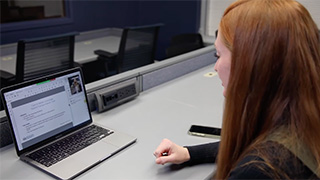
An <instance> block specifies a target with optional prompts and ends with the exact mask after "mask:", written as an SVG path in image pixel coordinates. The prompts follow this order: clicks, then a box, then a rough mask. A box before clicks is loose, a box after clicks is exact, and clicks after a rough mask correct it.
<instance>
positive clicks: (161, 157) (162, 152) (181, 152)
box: [154, 139, 190, 165]
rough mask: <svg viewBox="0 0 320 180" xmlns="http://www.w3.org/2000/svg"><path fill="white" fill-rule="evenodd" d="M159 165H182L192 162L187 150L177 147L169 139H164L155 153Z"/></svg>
mask: <svg viewBox="0 0 320 180" xmlns="http://www.w3.org/2000/svg"><path fill="white" fill-rule="evenodd" d="M154 156H155V157H156V163H157V164H162V165H163V164H166V163H173V164H181V163H184V162H186V161H189V160H190V155H189V151H188V149H187V148H185V147H182V146H179V145H176V144H175V143H173V142H172V141H170V140H168V139H163V140H162V142H161V143H160V145H159V146H158V148H157V149H156V150H155V152H154Z"/></svg>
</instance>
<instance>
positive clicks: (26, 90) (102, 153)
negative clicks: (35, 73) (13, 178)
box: [1, 68, 136, 179]
mask: <svg viewBox="0 0 320 180" xmlns="http://www.w3.org/2000/svg"><path fill="white" fill-rule="evenodd" d="M1 97H2V99H3V102H4V105H5V110H6V114H7V117H8V119H9V122H10V123H9V124H10V126H11V131H12V136H13V141H14V144H15V148H16V151H17V154H18V156H19V157H20V159H21V160H23V161H25V162H28V163H30V164H32V165H34V166H36V167H38V168H40V169H42V170H44V171H45V172H47V173H49V174H51V175H53V176H54V177H56V178H59V179H71V178H74V177H76V176H78V175H79V174H81V173H83V172H84V171H85V170H87V169H89V168H90V167H93V166H94V165H96V164H98V163H100V162H101V161H103V160H105V159H107V158H108V157H110V156H112V155H113V154H115V153H117V152H119V151H120V150H122V149H124V148H125V147H127V146H129V145H131V144H133V143H134V142H135V141H136V138H135V137H132V136H130V135H127V134H124V133H120V132H117V131H114V130H112V129H109V128H104V127H102V126H100V125H96V124H94V123H93V120H92V117H91V113H90V110H89V105H88V99H87V95H86V90H85V86H84V80H83V75H82V72H81V69H80V68H74V69H71V70H66V71H64V72H60V73H56V74H53V75H49V76H46V77H42V78H39V79H36V80H31V81H28V82H24V83H20V84H17V85H14V86H10V87H7V88H4V89H2V90H1ZM57 151H58V152H57Z"/></svg>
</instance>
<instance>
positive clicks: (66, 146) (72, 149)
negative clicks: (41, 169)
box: [27, 125, 113, 167]
mask: <svg viewBox="0 0 320 180" xmlns="http://www.w3.org/2000/svg"><path fill="white" fill-rule="evenodd" d="M112 133H113V131H111V130H108V129H105V128H102V127H99V126H96V125H91V126H88V127H86V128H84V129H82V130H81V131H79V132H77V133H75V134H72V135H70V136H68V137H66V138H63V139H62V140H59V141H57V142H55V143H53V144H51V145H49V146H46V147H44V148H41V149H39V150H37V151H35V152H33V153H31V154H29V155H27V157H29V158H31V159H33V160H34V161H37V162H39V163H41V164H43V165H44V166H47V167H49V166H51V165H53V164H55V163H57V162H59V161H61V160H63V159H65V158H66V157H68V156H70V155H72V154H74V153H76V152H77V151H80V150H81V149H83V148H85V147H87V146H89V145H91V144H93V143H95V142H97V141H99V140H101V139H103V138H105V137H107V136H108V135H110V134H112Z"/></svg>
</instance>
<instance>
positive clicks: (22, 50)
mask: <svg viewBox="0 0 320 180" xmlns="http://www.w3.org/2000/svg"><path fill="white" fill-rule="evenodd" d="M77 34H78V33H76V32H73V33H67V34H62V35H56V36H49V37H41V38H34V39H25V40H20V41H19V42H18V49H17V65H16V82H22V81H26V80H29V79H33V78H37V77H40V76H43V75H47V74H51V73H55V72H58V71H62V70H66V69H69V68H72V67H73V66H74V39H75V35H77Z"/></svg>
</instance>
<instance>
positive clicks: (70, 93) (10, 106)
mask: <svg viewBox="0 0 320 180" xmlns="http://www.w3.org/2000/svg"><path fill="white" fill-rule="evenodd" d="M4 91H5V92H3V97H4V100H5V101H6V108H7V114H8V115H9V116H10V120H11V126H12V128H13V130H14V136H15V141H16V146H17V148H18V150H19V151H21V150H23V149H25V148H28V147H30V146H32V145H34V144H36V143H39V142H41V141H43V140H46V139H48V138H50V137H53V136H55V135H58V134H60V133H62V132H64V131H67V130H69V129H71V128H73V127H75V126H77V125H80V124H83V123H85V122H88V121H90V122H91V121H92V120H91V115H90V110H89V107H88V104H87V98H86V92H85V89H84V82H83V79H82V76H81V72H80V69H78V68H77V69H73V70H68V71H66V72H63V73H58V74H56V75H51V76H48V77H47V78H41V79H38V80H35V81H31V82H27V83H23V84H22V85H21V84H20V85H16V86H13V87H10V88H9V90H4Z"/></svg>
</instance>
